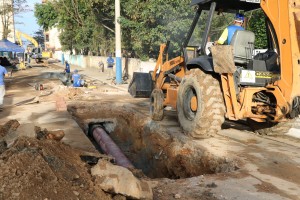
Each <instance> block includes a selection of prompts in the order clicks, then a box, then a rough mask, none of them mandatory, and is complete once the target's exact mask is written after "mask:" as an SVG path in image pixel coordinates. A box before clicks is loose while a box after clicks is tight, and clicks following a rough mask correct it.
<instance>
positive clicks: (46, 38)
mask: <svg viewBox="0 0 300 200" xmlns="http://www.w3.org/2000/svg"><path fill="white" fill-rule="evenodd" d="M45 40H46V42H49V35H48V34H46V35H45Z"/></svg>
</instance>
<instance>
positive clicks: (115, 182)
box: [91, 160, 153, 199]
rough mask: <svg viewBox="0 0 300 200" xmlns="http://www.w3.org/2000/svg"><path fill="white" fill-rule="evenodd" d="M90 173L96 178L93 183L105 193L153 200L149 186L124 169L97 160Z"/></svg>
mask: <svg viewBox="0 0 300 200" xmlns="http://www.w3.org/2000/svg"><path fill="white" fill-rule="evenodd" d="M91 173H92V175H93V176H95V177H96V180H95V183H96V184H97V185H99V186H100V187H101V188H102V189H103V190H104V191H106V192H109V193H114V194H122V195H124V196H126V197H129V198H135V199H153V193H152V188H151V187H150V184H149V183H148V182H147V181H144V180H139V179H137V178H136V177H135V176H134V175H133V174H132V172H131V171H129V170H128V169H126V168H124V167H120V166H116V165H113V164H111V163H109V162H107V161H104V160H99V162H98V164H97V165H95V166H94V167H93V168H92V169H91Z"/></svg>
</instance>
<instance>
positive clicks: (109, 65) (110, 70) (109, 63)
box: [107, 54, 115, 79]
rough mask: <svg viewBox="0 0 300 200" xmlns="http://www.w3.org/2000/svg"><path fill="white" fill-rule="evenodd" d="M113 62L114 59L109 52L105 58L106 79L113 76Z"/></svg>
mask: <svg viewBox="0 0 300 200" xmlns="http://www.w3.org/2000/svg"><path fill="white" fill-rule="evenodd" d="M114 62H115V60H114V59H113V58H112V57H111V54H109V55H108V58H107V70H108V79H111V78H112V77H113V67H114Z"/></svg>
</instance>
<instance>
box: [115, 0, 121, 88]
mask: <svg viewBox="0 0 300 200" xmlns="http://www.w3.org/2000/svg"><path fill="white" fill-rule="evenodd" d="M119 18H120V0H115V36H116V83H117V84H121V83H122V55H121V26H120V23H119Z"/></svg>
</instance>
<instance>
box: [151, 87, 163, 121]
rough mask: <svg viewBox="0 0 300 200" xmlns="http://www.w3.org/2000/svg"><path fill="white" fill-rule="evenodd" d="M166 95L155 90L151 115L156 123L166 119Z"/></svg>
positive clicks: (152, 95)
mask: <svg viewBox="0 0 300 200" xmlns="http://www.w3.org/2000/svg"><path fill="white" fill-rule="evenodd" d="M163 104H164V93H163V91H162V90H161V89H154V90H153V91H152V93H151V97H150V115H151V119H152V120H154V121H161V120H162V119H163V118H164V105H163Z"/></svg>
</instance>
